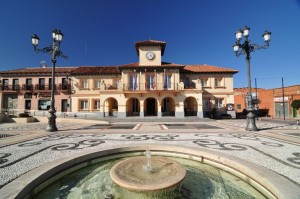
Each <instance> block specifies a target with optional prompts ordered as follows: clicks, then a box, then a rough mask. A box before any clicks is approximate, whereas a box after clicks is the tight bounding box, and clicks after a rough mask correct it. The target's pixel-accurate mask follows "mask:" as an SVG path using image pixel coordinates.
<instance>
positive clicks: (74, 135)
mask: <svg viewBox="0 0 300 199" xmlns="http://www.w3.org/2000/svg"><path fill="white" fill-rule="evenodd" d="M162 124H163V123H162ZM139 125H140V126H139ZM139 125H137V126H139V128H140V129H139V130H134V129H123V130H121V129H102V128H101V127H103V126H105V125H98V126H97V125H92V124H73V123H61V124H59V125H58V128H59V129H60V131H59V132H57V133H53V134H46V135H45V136H43V137H40V138H35V139H32V140H29V141H23V142H19V143H16V144H11V145H8V146H4V147H0V187H2V186H4V185H6V184H7V183H9V182H10V181H12V180H14V179H16V178H17V177H19V176H20V175H22V174H24V173H26V172H28V171H30V170H32V169H34V168H36V167H38V166H40V165H43V164H46V163H49V162H51V161H54V160H56V159H59V158H63V157H68V156H70V155H71V154H75V153H80V152H82V151H85V150H89V149H97V148H98V149H99V150H101V148H103V147H113V146H124V145H130V144H149V143H158V144H170V145H177V146H189V147H197V148H199V150H201V149H210V150H213V151H219V152H222V153H225V154H229V155H232V156H236V157H239V158H242V159H245V160H247V161H250V162H253V163H256V164H259V165H261V166H263V167H266V168H268V169H270V170H273V171H275V172H277V173H279V174H281V175H282V176H284V177H286V178H288V179H290V180H291V181H293V182H294V183H295V184H297V185H298V186H299V189H300V144H296V143H290V142H286V141H282V140H279V139H275V138H271V137H266V136H263V135H259V134H256V133H252V132H246V131H243V130H241V129H239V130H228V126H235V127H243V126H244V125H245V124H243V123H242V122H240V123H232V122H231V123H230V122H228V121H226V123H221V122H216V123H209V125H210V126H214V125H216V127H220V125H223V128H218V129H214V128H210V129H206V130H205V131H201V130H200V131H199V130H198V129H167V130H164V129H161V128H159V125H160V124H151V123H150V124H149V123H148V124H139ZM193 125H196V126H197V125H198V126H201V125H202V126H203V125H204V124H202V123H195V124H193ZM281 125H282V124H273V123H271V124H270V123H267V122H261V123H259V122H258V126H259V128H260V126H268V128H272V129H273V128H275V129H276V128H280V126H281ZM121 126H122V125H121ZM127 126H128V124H127ZM131 126H136V125H131ZM167 126H168V125H167ZM175 126H176V125H175ZM98 127H99V129H98ZM0 128H1V133H3V131H4V132H5V133H9V132H10V131H11V132H15V131H19V133H24V132H23V131H24V130H25V131H30V130H40V131H43V132H44V129H45V124H35V125H22V126H18V127H15V128H14V127H13V126H9V125H1V126H0ZM95 128H96V129H95ZM154 129H155V130H154ZM219 131H220V132H219ZM289 132H290V131H287V133H289ZM299 132H300V131H297V130H296V131H292V133H299ZM290 133H291V132H290Z"/></svg>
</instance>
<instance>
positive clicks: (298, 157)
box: [287, 153, 300, 165]
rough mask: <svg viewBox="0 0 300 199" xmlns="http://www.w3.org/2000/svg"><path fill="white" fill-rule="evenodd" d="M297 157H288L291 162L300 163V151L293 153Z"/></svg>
mask: <svg viewBox="0 0 300 199" xmlns="http://www.w3.org/2000/svg"><path fill="white" fill-rule="evenodd" d="M293 155H294V156H295V157H292V158H287V160H288V161H289V162H292V163H294V164H297V165H300V153H293Z"/></svg>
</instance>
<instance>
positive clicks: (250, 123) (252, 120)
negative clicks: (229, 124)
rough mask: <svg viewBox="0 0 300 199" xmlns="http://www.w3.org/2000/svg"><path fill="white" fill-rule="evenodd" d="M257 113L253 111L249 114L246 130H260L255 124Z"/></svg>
mask: <svg viewBox="0 0 300 199" xmlns="http://www.w3.org/2000/svg"><path fill="white" fill-rule="evenodd" d="M255 117H256V116H255V114H254V113H253V112H252V110H251V111H249V113H248V114H247V126H246V131H259V129H258V128H257V126H256V124H255Z"/></svg>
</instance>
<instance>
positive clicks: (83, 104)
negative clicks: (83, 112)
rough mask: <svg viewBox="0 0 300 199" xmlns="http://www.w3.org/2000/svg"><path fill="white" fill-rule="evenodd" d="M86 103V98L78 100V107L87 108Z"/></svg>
mask: <svg viewBox="0 0 300 199" xmlns="http://www.w3.org/2000/svg"><path fill="white" fill-rule="evenodd" d="M88 105H89V103H88V100H79V109H88V108H89V106H88Z"/></svg>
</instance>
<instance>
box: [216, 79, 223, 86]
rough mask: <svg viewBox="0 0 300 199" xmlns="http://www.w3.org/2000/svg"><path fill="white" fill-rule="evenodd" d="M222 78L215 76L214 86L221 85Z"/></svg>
mask: <svg viewBox="0 0 300 199" xmlns="http://www.w3.org/2000/svg"><path fill="white" fill-rule="evenodd" d="M222 86H223V85H222V78H215V87H222Z"/></svg>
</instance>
